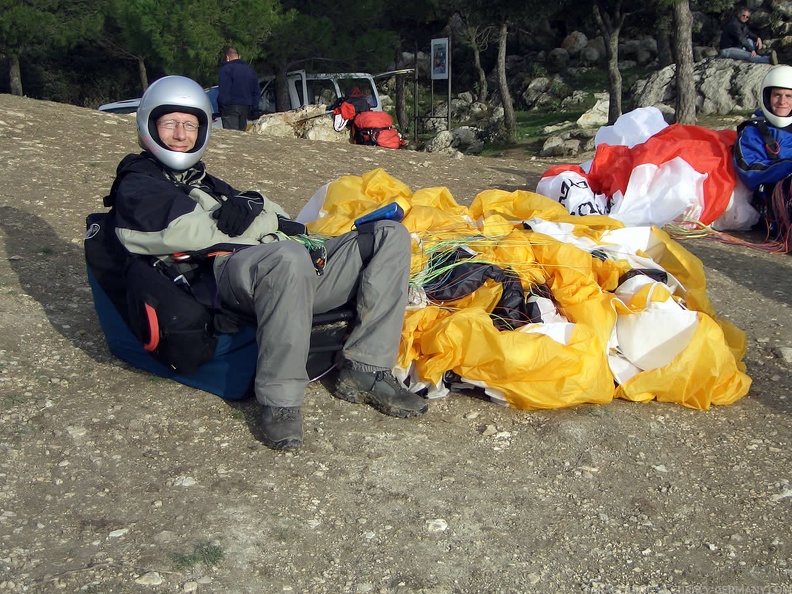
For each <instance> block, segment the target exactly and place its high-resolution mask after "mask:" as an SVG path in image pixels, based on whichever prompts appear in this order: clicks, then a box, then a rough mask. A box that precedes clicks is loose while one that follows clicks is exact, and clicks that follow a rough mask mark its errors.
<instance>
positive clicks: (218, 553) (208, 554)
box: [171, 541, 225, 571]
mask: <svg viewBox="0 0 792 594" xmlns="http://www.w3.org/2000/svg"><path fill="white" fill-rule="evenodd" d="M224 558H225V551H224V550H223V548H222V547H221V546H220V545H216V544H213V543H211V542H209V541H202V542H199V543H198V544H196V545H195V546H193V550H192V551H191V552H189V553H172V554H171V560H172V561H173V565H174V566H175V567H176V569H177V570H179V571H185V570H189V569H193V568H195V567H197V566H198V565H203V566H205V567H214V566H215V565H217V564H218V563H220V561H222V560H223V559H224Z"/></svg>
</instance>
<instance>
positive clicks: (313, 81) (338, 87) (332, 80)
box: [259, 70, 382, 113]
mask: <svg viewBox="0 0 792 594" xmlns="http://www.w3.org/2000/svg"><path fill="white" fill-rule="evenodd" d="M288 90H289V102H290V104H291V105H290V107H289V109H298V108H300V107H304V106H306V105H320V104H321V105H332V104H333V103H335V102H336V100H337V99H338V98H339V97H365V98H366V101H367V102H368V104H369V107H370V108H371V110H372V111H382V103H381V102H380V97H379V93H377V85H376V84H375V83H374V77H373V76H371V75H370V74H367V73H365V72H330V73H318V74H308V73H306V72H305V70H295V71H292V72H289V74H288ZM259 109H260V110H261V111H262V112H264V113H274V112H275V111H276V108H275V77H274V76H267V77H265V78H263V79H261V101H260V103H259Z"/></svg>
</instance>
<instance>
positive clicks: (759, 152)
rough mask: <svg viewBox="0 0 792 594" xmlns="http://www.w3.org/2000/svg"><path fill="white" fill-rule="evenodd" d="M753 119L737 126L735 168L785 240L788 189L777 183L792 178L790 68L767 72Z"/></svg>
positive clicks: (773, 231) (791, 80)
mask: <svg viewBox="0 0 792 594" xmlns="http://www.w3.org/2000/svg"><path fill="white" fill-rule="evenodd" d="M754 116H755V117H753V118H751V119H750V120H747V121H745V122H743V123H742V124H740V125H739V126H738V127H737V141H736V142H735V144H734V167H735V169H736V171H737V175H738V176H739V178H740V180H741V181H742V182H743V183H744V184H745V186H746V187H747V188H748V189H749V190H751V191H753V192H754V197H755V200H756V202H757V204H756V206H757V209H758V210H759V212H760V213H761V214H762V216H763V217H764V219H765V222H766V223H767V226H768V229H769V230H770V231H771V233H772V234H774V235H776V237H777V238H779V239H781V240H783V241H788V239H789V231H790V200H789V196H790V187H789V183H786V184H779V182H781V181H782V180H785V179H787V178H788V177H789V176H790V175H792V66H777V67H776V68H773V69H772V70H771V71H770V72H768V73H767V75H766V76H765V77H764V80H763V81H762V89H761V108H760V109H759V110H758V111H757V112H756V113H755V114H754ZM776 186H778V187H777V188H776Z"/></svg>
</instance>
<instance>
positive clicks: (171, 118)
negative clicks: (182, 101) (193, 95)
mask: <svg viewBox="0 0 792 594" xmlns="http://www.w3.org/2000/svg"><path fill="white" fill-rule="evenodd" d="M157 132H159V137H160V141H161V142H162V144H164V145H165V146H167V147H168V148H169V149H170V150H172V151H176V152H178V153H186V152H188V151H191V150H192V149H193V147H194V146H195V141H196V140H197V139H198V118H197V117H195V116H194V115H192V114H190V113H181V112H179V111H175V112H173V113H168V114H165V115H164V116H162V117H160V118H159V119H158V120H157Z"/></svg>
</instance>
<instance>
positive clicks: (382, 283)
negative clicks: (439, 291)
mask: <svg viewBox="0 0 792 594" xmlns="http://www.w3.org/2000/svg"><path fill="white" fill-rule="evenodd" d="M211 122H212V109H211V106H210V103H209V99H208V98H207V96H206V93H205V92H204V90H203V89H202V88H201V86H200V85H198V84H197V83H196V82H194V81H192V80H190V79H188V78H184V77H181V76H167V77H165V78H162V79H159V80H157V81H155V82H154V83H153V84H152V85H151V86H150V87H149V88H148V89H147V90H146V92H145V93H144V94H143V97H142V99H141V101H140V107H139V108H138V112H137V132H138V141H139V143H140V145H141V147H142V148H143V149H144V152H143V153H140V154H131V155H127V156H126V157H125V158H124V159H123V160H122V161H121V163H120V165H119V166H118V170H117V177H116V181H115V183H114V184H113V188H112V190H111V194H110V196H109V202H108V204H110V205H111V206H112V209H111V211H110V213H109V215H108V219H109V221H110V223H109V225H108V228H109V229H114V231H115V234H116V236H117V237H118V239H119V240H120V241H121V243H122V244H123V246H124V247H125V248H126V250H128V251H129V252H130V253H131V254H130V256H129V257H132V258H134V257H136V256H135V255H142V256H148V257H152V256H153V257H155V258H157V259H159V260H161V261H163V262H165V263H166V264H167V263H168V262H171V261H173V260H174V254H187V255H191V256H192V257H193V258H194V259H197V260H198V262H202V264H203V265H204V266H206V267H207V268H208V270H209V273H208V274H205V275H204V277H208V278H209V279H211V280H212V281H214V282H215V283H216V288H215V287H213V288H212V294H216V295H217V297H218V298H219V306H220V308H221V310H222V311H225V312H228V314H230V315H232V316H236V317H241V318H243V319H247V320H250V322H251V323H254V324H255V325H256V327H257V330H256V341H257V345H258V358H257V364H256V377H255V385H254V387H255V395H256V399H257V400H258V401H259V403H261V405H262V407H263V441H264V443H265V444H266V445H267V446H269V447H271V448H273V449H292V448H296V447H299V446H301V445H302V442H303V429H302V414H301V405H302V402H303V396H304V390H305V387H306V385H307V384H308V375H307V372H306V369H305V365H306V361H307V358H308V350H309V346H310V345H309V343H310V337H311V328H312V319H313V315H314V314H317V313H323V312H327V311H330V310H333V309H335V308H338V307H340V306H342V305H345V304H349V303H354V305H355V308H356V319H355V321H354V322H353V324H352V329H351V331H350V333H349V335H348V337H347V338H346V340H345V342H344V346H343V350H342V353H341V354H342V363H341V371H340V373H339V377H338V382H337V384H336V391H335V395H336V396H337V397H339V398H341V399H344V400H347V401H350V402H355V403H367V404H370V405H371V406H373V407H374V408H376V409H377V410H379V411H380V412H383V413H385V414H388V415H392V416H396V417H413V416H418V415H421V414H423V413H424V412H425V411H426V410H427V408H428V407H427V404H426V401H425V400H424V399H423V398H421V397H420V396H417V395H416V394H413V393H412V392H410V391H408V390H406V389H405V388H404V386H403V385H402V384H401V383H400V382H399V381H397V380H396V378H394V376H393V375H392V374H391V371H390V370H391V369H392V367H393V366H394V365H395V363H396V357H397V354H398V348H399V341H400V339H401V330H402V325H403V322H404V311H405V306H406V304H407V285H408V280H409V272H410V249H411V239H410V235H409V233H408V231H407V229H406V228H405V227H404V226H403V225H402V224H401V223H398V222H394V221H387V220H383V221H377V222H375V223H373V226H372V227H370V228H367V229H365V230H363V229H359V230H355V231H350V232H348V233H346V234H344V235H341V236H338V237H334V238H331V239H329V240H327V241H326V242H325V243H324V247H325V248H326V257H324V258H322V259H321V260H317V259H315V258H313V257H312V256H311V254H310V253H309V250H308V249H307V248H306V245H305V243H303V242H301V241H297V240H295V239H294V237H296V236H301V235H303V234H305V233H306V228H305V226H304V225H303V224H301V223H298V222H297V221H294V220H291V219H290V218H288V216H287V215H286V213H285V211H284V210H283V209H282V208H281V207H280V206H278V205H277V204H275V203H274V202H272V201H271V200H269V199H267V198H266V197H265V196H263V195H261V194H259V193H257V192H252V191H247V192H239V191H238V190H236V189H234V188H232V187H231V186H229V185H228V184H227V183H226V182H224V181H222V180H220V179H218V178H216V177H214V176H212V175H210V174H208V173H206V171H205V168H204V164H203V162H202V161H201V157H202V155H203V153H204V151H205V150H206V147H207V145H208V143H209V136H210V133H211ZM363 245H366V246H368V247H361V246H363ZM215 252H221V254H220V255H213V254H214V253H215ZM119 272H120V271H119ZM320 273H321V274H320Z"/></svg>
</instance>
